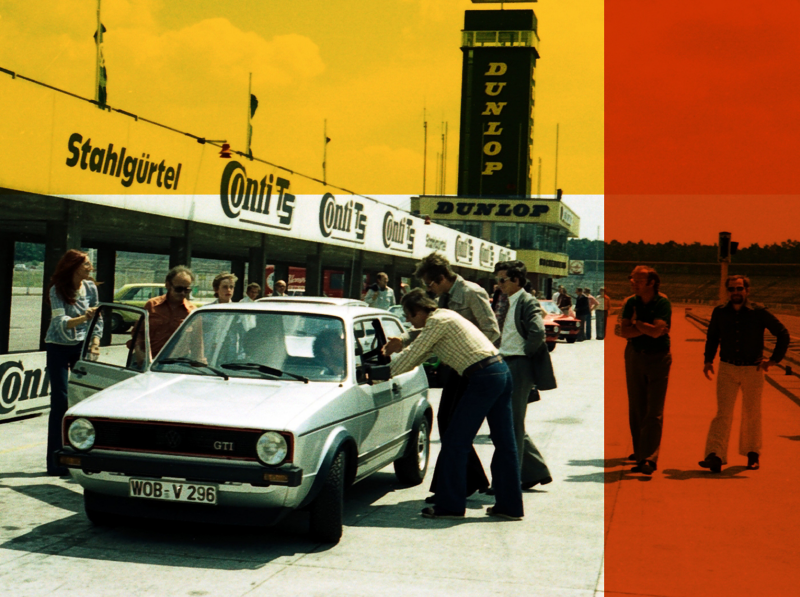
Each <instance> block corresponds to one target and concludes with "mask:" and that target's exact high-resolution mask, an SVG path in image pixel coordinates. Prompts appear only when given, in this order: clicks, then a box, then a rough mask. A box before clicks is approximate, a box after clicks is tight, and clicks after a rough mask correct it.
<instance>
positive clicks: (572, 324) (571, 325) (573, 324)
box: [558, 321, 578, 330]
mask: <svg viewBox="0 0 800 597" xmlns="http://www.w3.org/2000/svg"><path fill="white" fill-rule="evenodd" d="M558 327H560V328H561V329H562V330H575V329H578V322H577V321H565V322H563V323H562V322H558Z"/></svg>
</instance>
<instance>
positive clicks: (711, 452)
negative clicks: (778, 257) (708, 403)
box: [700, 276, 789, 473]
mask: <svg viewBox="0 0 800 597" xmlns="http://www.w3.org/2000/svg"><path fill="white" fill-rule="evenodd" d="M725 286H726V288H727V290H728V296H729V297H730V300H729V301H728V302H727V303H726V304H725V305H720V306H718V307H716V308H715V309H714V311H713V312H712V314H711V321H710V323H709V324H708V335H707V336H706V350H705V365H704V366H703V374H704V375H705V376H706V378H707V379H711V377H710V376H709V373H714V357H715V356H716V354H717V346H719V347H720V350H719V360H720V364H719V374H718V375H717V416H716V417H714V420H713V421H711V428H710V429H709V430H708V438H707V439H706V450H705V454H706V457H705V460H702V461H700V466H702V467H703V468H708V469H711V472H712V473H719V472H720V471H721V470H722V465H723V464H727V462H728V440H729V439H730V435H731V424H732V423H733V407H734V405H735V404H736V396H737V394H738V393H739V388H741V390H742V427H741V433H740V434H739V454H741V455H742V456H747V468H749V469H751V470H755V469H758V468H759V466H760V463H759V454H760V453H761V392H762V390H763V388H764V373H766V372H767V371H769V368H770V367H771V366H772V365H775V364H777V363H780V361H781V359H783V357H784V355H785V354H786V349H787V348H788V347H789V332H788V331H787V330H786V327H785V326H784V325H783V324H782V323H781V322H780V321H778V319H777V318H776V317H775V316H774V315H773V314H772V313H770V312H769V311H767V310H766V309H765V308H764V306H763V305H757V304H754V303H752V302H750V300H749V299H748V298H747V296H748V294H750V280H749V279H748V278H747V277H745V276H728V279H727V281H726V282H725ZM765 329H767V330H769V331H770V332H772V334H773V335H774V336H775V338H777V341H776V342H775V349H774V350H773V351H772V356H771V357H770V358H769V360H766V359H765V358H764V354H763V353H764V330H765Z"/></svg>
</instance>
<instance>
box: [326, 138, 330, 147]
mask: <svg viewBox="0 0 800 597" xmlns="http://www.w3.org/2000/svg"><path fill="white" fill-rule="evenodd" d="M330 142H331V138H330V137H325V144H326V145H327V144H328V143H330Z"/></svg>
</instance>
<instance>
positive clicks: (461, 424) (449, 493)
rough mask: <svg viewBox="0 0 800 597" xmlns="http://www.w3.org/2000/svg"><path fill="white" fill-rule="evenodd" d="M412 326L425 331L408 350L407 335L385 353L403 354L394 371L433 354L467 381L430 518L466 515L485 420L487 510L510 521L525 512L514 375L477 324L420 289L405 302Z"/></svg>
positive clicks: (446, 438)
mask: <svg viewBox="0 0 800 597" xmlns="http://www.w3.org/2000/svg"><path fill="white" fill-rule="evenodd" d="M402 305H403V309H404V311H405V314H406V319H408V320H409V321H410V322H411V324H412V325H413V326H414V327H415V328H417V329H419V330H421V331H420V333H419V335H418V336H417V337H416V338H415V339H414V340H412V341H411V343H410V344H409V345H408V347H407V348H406V349H403V340H402V338H399V337H395V338H390V339H389V340H388V342H387V343H386V344H385V345H384V347H383V354H384V355H387V356H388V355H391V354H393V353H396V352H399V353H400V354H399V355H398V356H397V357H396V358H395V359H394V360H393V361H392V362H391V365H390V367H391V373H392V375H399V374H401V373H404V372H406V371H410V370H411V369H413V368H414V367H416V366H418V365H420V364H422V363H423V362H424V361H425V359H427V358H428V357H429V356H430V355H431V354H436V355H437V356H438V357H439V358H440V359H441V361H442V362H443V363H445V364H446V365H449V366H450V367H452V368H453V369H455V370H456V371H457V372H458V374H459V375H461V376H463V377H464V378H465V379H466V381H467V385H466V388H465V391H464V395H463V396H462V397H461V400H460V401H459V403H458V406H457V407H456V409H455V411H454V412H453V416H452V419H451V420H450V425H449V426H448V428H447V432H446V433H445V434H444V436H443V437H442V451H441V453H440V454H439V462H440V463H441V467H440V479H439V483H438V486H437V489H436V496H435V506H434V507H432V508H425V509H424V510H423V511H422V515H423V516H424V517H426V518H463V517H464V512H465V510H466V500H467V457H468V454H469V450H470V448H471V446H472V442H473V440H474V439H475V435H476V434H477V432H478V429H479V428H480V426H481V424H482V422H483V420H484V419H486V420H487V422H488V423H489V429H490V433H491V435H490V437H491V439H492V443H493V444H494V447H495V453H494V457H493V458H492V477H493V481H494V488H495V497H496V505H495V506H493V507H491V508H489V509H488V510H487V512H486V513H487V514H488V515H490V516H495V517H498V518H503V519H506V520H521V519H522V516H523V506H522V489H521V486H520V469H519V459H518V457H517V443H516V440H515V437H514V423H513V414H512V411H511V389H512V381H511V373H510V372H509V370H508V366H507V365H506V363H505V362H504V361H503V358H502V357H501V356H500V355H499V354H498V351H497V349H496V348H495V347H494V344H492V342H490V341H489V339H488V338H487V337H486V336H485V335H484V334H483V333H482V332H481V331H480V330H479V329H478V328H477V327H475V326H474V325H473V324H472V323H470V322H469V321H467V320H466V319H464V318H463V317H462V316H460V315H459V314H458V313H456V312H454V311H451V310H449V309H438V308H437V307H436V303H435V302H433V300H431V299H429V298H428V297H427V296H425V293H424V292H423V291H422V290H421V289H415V290H413V291H411V292H409V293H408V294H407V295H406V296H404V297H403V300H402Z"/></svg>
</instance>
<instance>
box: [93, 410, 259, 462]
mask: <svg viewBox="0 0 800 597" xmlns="http://www.w3.org/2000/svg"><path fill="white" fill-rule="evenodd" d="M92 424H93V425H94V428H95V431H96V433H97V437H96V439H95V443H94V448H95V449H101V450H125V451H132V452H152V453H156V454H177V455H185V456H204V457H211V458H229V459H235V460H256V442H257V441H258V438H259V437H260V436H261V434H262V433H263V431H257V430H242V429H228V428H217V427H194V426H191V425H179V424H169V423H144V422H143V423H135V422H130V421H108V420H102V419H101V420H98V419H93V420H92Z"/></svg>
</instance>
